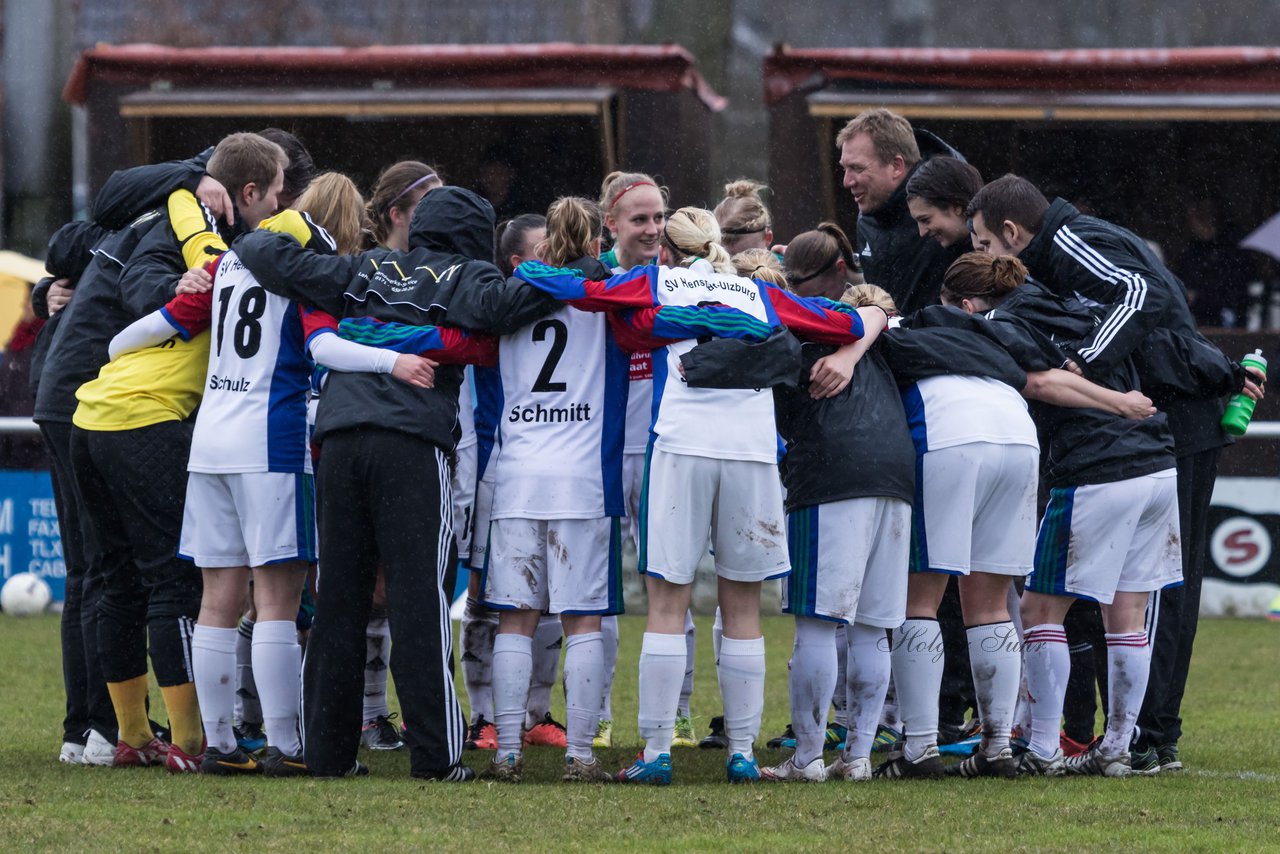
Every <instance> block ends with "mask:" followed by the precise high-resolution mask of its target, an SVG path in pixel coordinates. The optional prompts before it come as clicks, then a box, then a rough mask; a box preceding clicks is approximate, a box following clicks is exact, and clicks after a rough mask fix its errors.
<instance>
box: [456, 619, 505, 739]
mask: <svg viewBox="0 0 1280 854" xmlns="http://www.w3.org/2000/svg"><path fill="white" fill-rule="evenodd" d="M497 631H498V612H497V611H493V610H491V609H489V608H486V607H484V606H483V605H481V604H480V603H479V602H478V601H476V600H475V599H467V605H466V608H465V609H464V610H463V612H462V681H463V684H465V685H466V688H467V700H468V701H469V702H470V703H471V723H475V722H476V721H477V720H479V719H480V718H484V719H485V720H486V721H488V722H489V723H493V636H494V635H495V634H497Z"/></svg>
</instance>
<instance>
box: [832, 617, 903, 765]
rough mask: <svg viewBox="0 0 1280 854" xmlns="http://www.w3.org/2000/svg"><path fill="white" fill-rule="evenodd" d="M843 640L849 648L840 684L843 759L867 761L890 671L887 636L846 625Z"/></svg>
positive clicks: (867, 627) (859, 625)
mask: <svg viewBox="0 0 1280 854" xmlns="http://www.w3.org/2000/svg"><path fill="white" fill-rule="evenodd" d="M845 638H846V640H847V642H848V645H849V659H848V660H849V665H848V670H847V673H846V676H845V683H844V687H845V696H846V697H847V698H848V700H847V702H848V709H849V712H848V713H849V724H848V726H849V734H848V735H847V736H845V742H844V758H845V760H846V761H851V760H854V759H859V758H862V759H868V758H870V757H871V746H872V744H873V743H874V742H875V738H876V730H877V729H878V728H879V724H880V718H881V715H882V710H883V709H885V708H886V704H885V701H884V698H885V693H886V692H887V691H888V689H889V673H890V670H891V667H890V664H889V636H888V634H887V633H886V632H885V630H884V629H881V628H877V627H875V626H864V625H861V624H860V623H850V624H849V625H847V626H845ZM895 717H896V715H895ZM895 729H896V727H895Z"/></svg>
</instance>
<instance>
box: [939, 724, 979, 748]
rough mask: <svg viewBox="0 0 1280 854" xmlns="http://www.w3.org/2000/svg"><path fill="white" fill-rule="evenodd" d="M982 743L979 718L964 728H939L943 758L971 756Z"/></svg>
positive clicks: (944, 725)
mask: <svg viewBox="0 0 1280 854" xmlns="http://www.w3.org/2000/svg"><path fill="white" fill-rule="evenodd" d="M981 742H982V722H981V721H979V720H978V719H977V718H974V719H973V720H970V721H969V722H968V723H967V724H965V725H964V726H962V727H953V726H947V725H946V724H943V725H942V726H940V727H938V752H939V753H941V754H942V755H943V756H971V755H973V752H974V751H975V750H977V749H978V745H979V744H980V743H981Z"/></svg>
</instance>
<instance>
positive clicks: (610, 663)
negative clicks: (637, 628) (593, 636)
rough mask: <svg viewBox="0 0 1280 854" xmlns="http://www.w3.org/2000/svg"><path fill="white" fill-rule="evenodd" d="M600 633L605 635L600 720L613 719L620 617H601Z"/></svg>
mask: <svg viewBox="0 0 1280 854" xmlns="http://www.w3.org/2000/svg"><path fill="white" fill-rule="evenodd" d="M600 634H601V635H602V636H603V637H604V699H603V700H601V702H600V720H602V721H611V720H613V674H614V671H615V670H617V669H618V618H617V617H601V618H600Z"/></svg>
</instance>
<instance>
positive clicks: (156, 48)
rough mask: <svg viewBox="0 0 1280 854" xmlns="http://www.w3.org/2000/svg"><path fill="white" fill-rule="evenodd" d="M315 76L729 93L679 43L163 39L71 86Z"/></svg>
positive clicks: (87, 68) (101, 63)
mask: <svg viewBox="0 0 1280 854" xmlns="http://www.w3.org/2000/svg"><path fill="white" fill-rule="evenodd" d="M285 71H288V72H293V73H298V74H306V75H308V78H309V79H310V80H312V81H314V82H315V83H317V84H326V83H327V84H335V83H340V82H342V81H348V82H349V79H350V77H351V76H352V75H361V76H364V77H366V78H370V77H377V78H382V79H391V80H396V81H405V82H406V83H409V84H414V85H423V84H445V85H450V86H461V87H479V88H501V87H504V86H509V87H515V88H530V87H557V86H558V87H564V86H567V85H573V86H583V85H591V86H601V85H603V86H618V87H620V88H626V89H640V90H644V91H651V92H679V91H681V90H684V89H689V90H692V91H693V92H694V94H695V95H696V96H697V97H698V99H699V100H700V101H702V103H703V104H704V105H706V107H707V109H709V110H712V111H719V110H723V109H724V107H725V104H726V101H725V99H724V98H723V97H722V96H721V95H719V94H718V93H717V92H716V91H715V90H714V89H712V88H711V85H710V84H709V83H707V81H706V79H705V78H703V76H702V75H701V74H700V73H699V72H698V67H697V60H696V59H695V58H694V56H693V54H691V53H690V52H689V51H687V50H686V49H685V48H683V47H681V46H679V45H576V44H568V43H555V44H519V45H515V44H513V45H402V46H375V47H362V48H342V47H269V48H249V47H206V48H175V47H167V46H164V45H154V44H128V45H98V46H97V47H94V48H91V49H89V50H86V51H84V52H83V53H81V54H80V57H79V58H78V59H77V60H76V64H75V67H74V68H72V70H71V75H70V77H69V78H68V79H67V83H66V86H64V87H63V90H62V97H63V99H64V100H66V101H68V102H70V103H73V104H83V103H85V101H86V100H87V99H88V94H89V85H90V83H91V82H93V81H105V82H111V83H137V84H140V85H145V84H146V83H149V82H150V81H152V80H155V79H165V80H169V81H171V82H174V83H179V84H182V83H201V82H207V81H208V80H209V79H210V75H216V76H217V78H218V79H219V80H225V81H228V82H232V83H242V84H244V83H259V84H263V85H268V84H270V83H272V82H276V83H278V81H279V75H280V73H281V72H285Z"/></svg>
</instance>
